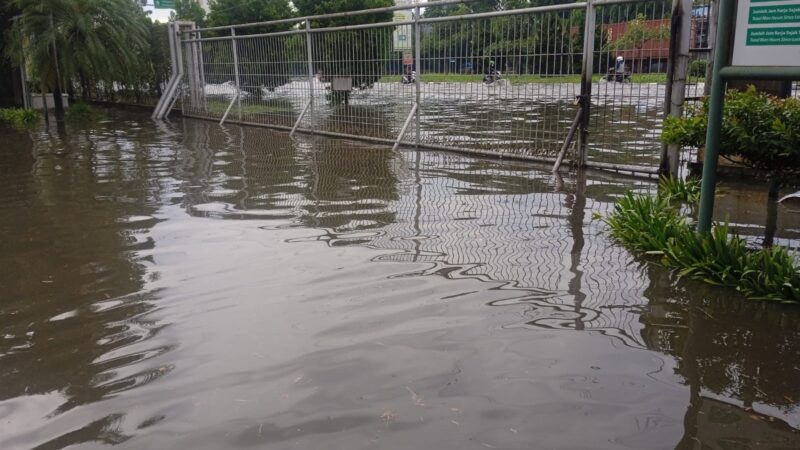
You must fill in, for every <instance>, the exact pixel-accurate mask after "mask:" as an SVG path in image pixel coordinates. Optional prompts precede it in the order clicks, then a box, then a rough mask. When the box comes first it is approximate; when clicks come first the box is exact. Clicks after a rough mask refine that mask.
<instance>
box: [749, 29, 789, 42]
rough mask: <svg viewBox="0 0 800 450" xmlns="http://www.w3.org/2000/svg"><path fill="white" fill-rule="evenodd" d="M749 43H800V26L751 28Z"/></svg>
mask: <svg viewBox="0 0 800 450" xmlns="http://www.w3.org/2000/svg"><path fill="white" fill-rule="evenodd" d="M747 45H800V27H783V28H750V29H749V30H747Z"/></svg>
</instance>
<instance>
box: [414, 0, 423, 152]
mask: <svg viewBox="0 0 800 450" xmlns="http://www.w3.org/2000/svg"><path fill="white" fill-rule="evenodd" d="M420 42H421V38H420V27H419V5H417V6H415V7H414V66H415V67H416V69H417V79H416V81H415V82H414V103H415V104H416V109H417V111H416V128H417V136H416V140H415V141H414V143H415V144H416V145H417V146H418V147H419V143H420V135H421V133H420V123H421V120H420V110H421V109H422V105H420V90H421V89H422V58H421V57H420V55H421V53H420Z"/></svg>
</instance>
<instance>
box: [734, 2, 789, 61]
mask: <svg viewBox="0 0 800 450" xmlns="http://www.w3.org/2000/svg"><path fill="white" fill-rule="evenodd" d="M733 65H734V66H800V0H739V10H738V12H737V15H736V35H735V36H734V43H733Z"/></svg>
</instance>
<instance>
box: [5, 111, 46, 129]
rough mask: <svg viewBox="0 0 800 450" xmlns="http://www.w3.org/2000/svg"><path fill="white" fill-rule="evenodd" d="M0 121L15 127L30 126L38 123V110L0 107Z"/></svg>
mask: <svg viewBox="0 0 800 450" xmlns="http://www.w3.org/2000/svg"><path fill="white" fill-rule="evenodd" d="M0 122H6V123H9V124H11V125H12V126H14V127H16V128H30V127H32V126H34V125H36V124H37V123H39V112H38V111H36V110H33V109H22V108H0Z"/></svg>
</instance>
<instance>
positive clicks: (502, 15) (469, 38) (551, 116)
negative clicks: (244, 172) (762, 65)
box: [156, 0, 708, 174]
mask: <svg viewBox="0 0 800 450" xmlns="http://www.w3.org/2000/svg"><path fill="white" fill-rule="evenodd" d="M461 3H466V2H464V1H461V0H446V1H443V2H436V3H427V4H421V5H408V6H398V7H392V8H380V9H375V10H369V11H355V12H349V13H337V14H329V15H323V16H314V17H310V18H298V19H287V20H281V21H272V22H264V23H255V24H242V25H234V26H230V27H217V28H206V29H197V28H195V27H194V26H193V25H192V24H188V23H178V24H176V25H175V26H174V28H173V34H174V35H173V36H171V38H174V40H175V42H174V43H171V45H174V47H173V57H174V58H176V59H177V61H178V63H177V65H178V66H179V67H177V70H176V71H175V72H176V74H175V80H174V81H173V82H171V83H170V85H169V86H168V87H167V89H166V95H165V99H166V100H165V102H166V103H169V104H173V103H174V102H175V101H176V100H178V99H179V100H180V101H181V105H182V110H183V114H184V115H186V116H191V117H198V118H205V119H215V120H220V123H222V122H224V121H234V122H238V123H247V124H256V125H264V126H271V127H278V128H283V129H287V130H292V132H294V131H302V132H309V133H319V134H327V135H333V136H342V137H350V138H359V139H366V140H372V141H377V142H382V143H388V144H395V145H399V144H407V145H418V146H422V147H428V148H435V149H451V150H458V151H465V152H473V153H480V154H491V155H498V156H504V157H516V158H523V159H533V160H543V161H552V160H553V159H555V157H556V156H557V154H558V152H559V151H560V150H561V149H562V147H564V148H565V149H568V150H569V154H570V155H571V159H572V160H573V161H576V162H578V163H581V162H585V163H586V164H587V165H589V166H596V167H602V168H612V169H618V170H620V169H622V170H627V171H631V172H638V173H645V174H648V173H654V172H655V171H657V169H658V165H659V161H660V157H661V152H662V146H661V143H660V142H659V140H658V136H659V134H660V126H661V121H662V119H663V116H664V114H665V98H666V97H667V95H668V81H669V80H672V79H681V80H684V79H685V78H686V77H685V75H686V71H687V68H686V67H685V66H684V67H683V68H682V69H683V73H681V74H675V70H674V68H675V67H678V68H679V69H680V68H681V67H679V65H678V66H676V65H675V64H674V63H673V62H670V54H671V52H670V34H671V31H672V28H671V24H672V23H673V22H674V21H673V20H672V19H673V18H672V4H673V2H672V0H648V1H632V0H595V1H593V2H586V3H564V4H560V5H551V6H542V7H531V8H523V9H516V10H501V11H493V12H488V13H471V14H463V15H442V16H438V17H434V16H433V14H431V13H429V11H431V10H432V8H431V6H432V5H438V6H442V7H448V6H451V5H457V4H461ZM684 3H685V2H684ZM695 3H697V2H695ZM692 14H693V17H692V18H691V23H692V26H691V28H690V30H686V31H685V33H687V34H691V35H692V37H693V38H695V43H694V44H693V45H695V47H697V46H698V45H702V44H703V41H702V38H700V39H699V40H697V39H696V38H697V35H698V34H700V33H699V32H698V31H697V30H699V29H707V23H706V24H705V25H704V21H705V22H707V20H708V18H707V17H708V14H707V13H706V14H703V13H702V12H698V10H697V8H695V9H693V10H692ZM342 18H349V19H350V20H349V24H348V25H338V24H339V23H341V19H342ZM336 20H339V22H336ZM703 27H705V28H703ZM705 46H706V47H707V43H706V44H705ZM697 55H700V53H697ZM697 55H695V57H694V59H702V57H703V56H702V55H700V56H697ZM620 57H621V58H622V59H623V61H622V63H621V65H618V64H619V63H618V62H617V59H618V58H620ZM617 69H618V70H617ZM670 69H672V70H673V74H672V75H671V76H670V74H669V73H668V70H670ZM695 78H696V79H697V81H696V82H692V80H691V79H690V80H689V82H688V83H684V84H681V85H680V86H681V87H683V86H686V88H685V89H686V90H687V92H689V95H690V96H691V95H692V93H691V92H690V91H691V90H692V89H694V91H695V92H696V91H697V90H698V89H702V87H701V86H702V82H701V81H699V80H700V78H701V77H695ZM702 78H704V77H702ZM582 80H584V81H583V82H582ZM673 86H674V85H673ZM681 90H683V89H681ZM173 92H174V98H173V97H172V96H171V95H172V93H173ZM673 98H674V97H673ZM159 109H162V110H163V108H162V107H161V106H159V108H157V111H156V115H158V112H159ZM583 114H585V116H584V119H583V121H582V122H574V120H577V119H576V117H577V118H580V117H581V115H583ZM573 124H578V125H579V126H578V127H577V133H575V135H576V136H577V138H576V139H575V141H574V142H573V143H572V144H571V146H570V147H569V148H567V147H565V146H564V145H565V141H569V139H567V138H568V136H569V135H570V129H571V128H572V127H571V125H573Z"/></svg>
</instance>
